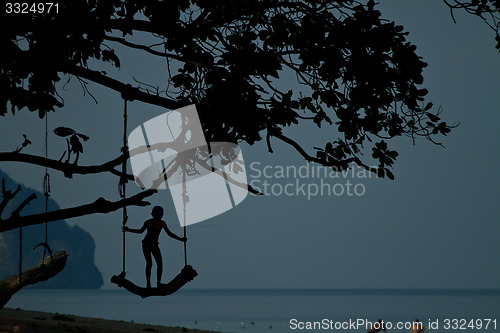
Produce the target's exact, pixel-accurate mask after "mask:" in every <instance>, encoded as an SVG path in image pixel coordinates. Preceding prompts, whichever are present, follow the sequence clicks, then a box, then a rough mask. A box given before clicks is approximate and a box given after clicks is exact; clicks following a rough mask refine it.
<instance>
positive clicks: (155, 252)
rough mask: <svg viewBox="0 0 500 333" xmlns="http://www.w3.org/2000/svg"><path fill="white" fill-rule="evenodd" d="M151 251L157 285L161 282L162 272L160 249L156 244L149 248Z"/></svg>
mask: <svg viewBox="0 0 500 333" xmlns="http://www.w3.org/2000/svg"><path fill="white" fill-rule="evenodd" d="M151 253H152V254H153V257H154V258H155V261H156V284H157V285H158V287H159V286H160V284H161V275H162V274H163V259H162V257H161V251H160V248H159V247H158V245H157V246H154V247H153V248H152V249H151Z"/></svg>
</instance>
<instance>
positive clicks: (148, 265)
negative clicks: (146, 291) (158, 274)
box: [142, 243, 153, 288]
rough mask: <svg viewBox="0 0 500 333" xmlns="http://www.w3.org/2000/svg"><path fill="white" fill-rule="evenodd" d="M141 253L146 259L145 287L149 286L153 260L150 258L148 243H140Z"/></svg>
mask: <svg viewBox="0 0 500 333" xmlns="http://www.w3.org/2000/svg"><path fill="white" fill-rule="evenodd" d="M142 253H143V254H144V259H146V287H147V288H151V267H153V262H152V260H151V248H150V246H149V245H148V244H145V243H142Z"/></svg>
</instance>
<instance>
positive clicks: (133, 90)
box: [62, 66, 183, 110]
mask: <svg viewBox="0 0 500 333" xmlns="http://www.w3.org/2000/svg"><path fill="white" fill-rule="evenodd" d="M62 71H63V72H65V73H67V74H72V75H75V76H78V77H80V78H83V79H87V80H90V81H92V82H95V83H98V84H100V85H103V86H105V87H108V88H110V89H113V90H115V91H117V92H119V93H121V95H122V97H123V98H125V99H127V100H129V101H132V100H138V101H141V102H144V103H148V104H152V105H157V106H161V107H164V108H167V109H170V110H174V109H178V108H180V107H181V106H183V105H182V104H181V103H179V102H176V101H174V100H171V99H168V98H165V97H160V96H158V95H151V94H148V93H146V92H143V91H141V90H140V89H139V88H137V87H132V86H131V85H130V84H125V83H123V82H120V81H118V80H116V79H113V78H111V77H109V76H106V75H104V74H102V73H101V72H98V71H93V70H91V69H88V68H84V67H80V66H68V67H65V68H64V69H63V70H62Z"/></svg>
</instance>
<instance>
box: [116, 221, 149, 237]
mask: <svg viewBox="0 0 500 333" xmlns="http://www.w3.org/2000/svg"><path fill="white" fill-rule="evenodd" d="M146 228H147V225H146V222H144V225H143V226H142V228H141V229H132V228H129V227H127V226H123V227H122V230H123V231H128V232H133V233H134V234H142V233H143V232H144V230H146Z"/></svg>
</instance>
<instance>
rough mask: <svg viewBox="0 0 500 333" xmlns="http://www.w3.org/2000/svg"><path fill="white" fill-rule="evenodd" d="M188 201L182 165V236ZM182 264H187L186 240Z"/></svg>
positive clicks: (184, 171) (184, 172)
mask: <svg viewBox="0 0 500 333" xmlns="http://www.w3.org/2000/svg"><path fill="white" fill-rule="evenodd" d="M187 201H188V196H187V191H186V170H185V167H182V203H183V207H182V210H183V214H182V215H183V217H184V225H183V227H184V228H183V229H184V238H186V203H187ZM184 266H187V241H186V242H184Z"/></svg>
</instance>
